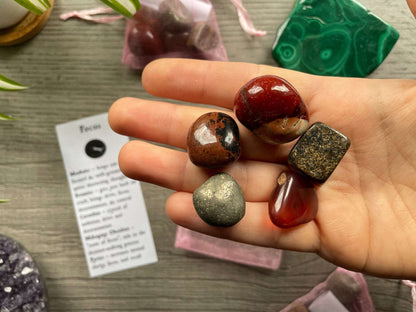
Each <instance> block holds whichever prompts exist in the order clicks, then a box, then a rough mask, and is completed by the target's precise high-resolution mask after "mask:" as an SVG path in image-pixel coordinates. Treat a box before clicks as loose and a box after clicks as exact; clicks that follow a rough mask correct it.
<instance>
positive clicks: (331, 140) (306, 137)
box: [288, 122, 351, 183]
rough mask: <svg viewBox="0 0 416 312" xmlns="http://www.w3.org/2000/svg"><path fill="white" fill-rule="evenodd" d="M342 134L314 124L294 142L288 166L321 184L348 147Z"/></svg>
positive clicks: (323, 125)
mask: <svg viewBox="0 0 416 312" xmlns="http://www.w3.org/2000/svg"><path fill="white" fill-rule="evenodd" d="M350 145H351V142H350V140H349V139H348V138H347V137H346V136H345V135H343V134H342V133H340V132H338V131H336V130H334V129H332V128H331V127H330V126H328V125H326V124H324V123H322V122H316V123H314V124H313V125H312V126H311V127H310V128H309V129H308V130H307V131H306V132H305V133H304V134H303V135H302V136H301V137H300V138H299V140H298V142H296V144H295V146H294V147H293V148H292V150H291V151H290V154H289V160H288V162H289V165H290V166H291V167H292V168H293V169H295V170H296V171H298V172H300V173H302V174H303V175H305V176H307V177H309V178H310V179H312V180H313V181H314V182H317V183H323V182H325V181H326V180H327V179H328V177H329V176H330V175H331V174H332V172H333V171H334V170H335V168H336V167H337V165H338V163H339V162H340V161H341V159H342V157H344V155H345V153H346V152H347V150H348V148H349V147H350Z"/></svg>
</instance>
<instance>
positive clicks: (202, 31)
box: [187, 22, 220, 52]
mask: <svg viewBox="0 0 416 312" xmlns="http://www.w3.org/2000/svg"><path fill="white" fill-rule="evenodd" d="M219 42H220V36H219V34H218V32H217V31H216V29H215V28H214V27H212V26H210V25H209V24H208V23H207V22H198V23H196V24H195V25H194V26H193V27H192V30H191V32H190V35H189V38H188V41H187V44H188V45H189V46H191V47H194V48H196V49H197V50H198V51H201V52H204V51H209V50H212V49H214V48H216V47H217V46H218V44H219Z"/></svg>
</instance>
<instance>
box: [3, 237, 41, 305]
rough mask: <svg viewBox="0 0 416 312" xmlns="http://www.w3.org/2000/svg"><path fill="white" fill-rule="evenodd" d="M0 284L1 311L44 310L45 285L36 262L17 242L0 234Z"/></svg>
mask: <svg viewBox="0 0 416 312" xmlns="http://www.w3.org/2000/svg"><path fill="white" fill-rule="evenodd" d="M0 285H1V287H0V288H1V289H0V311H5V312H6V311H7V312H20V311H33V312H46V311H47V307H46V303H47V298H46V291H45V286H44V284H43V281H42V278H41V275H40V272H39V269H38V267H37V265H36V263H35V262H34V260H33V258H32V257H31V256H30V255H29V253H28V252H27V251H26V250H25V249H24V248H23V247H22V246H21V245H20V244H19V243H17V242H16V241H14V240H13V239H11V238H9V237H6V236H3V235H0Z"/></svg>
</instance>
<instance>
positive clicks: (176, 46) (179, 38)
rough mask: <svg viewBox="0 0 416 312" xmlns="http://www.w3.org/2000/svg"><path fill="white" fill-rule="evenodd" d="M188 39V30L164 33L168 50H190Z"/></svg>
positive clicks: (164, 40) (164, 41)
mask: <svg viewBox="0 0 416 312" xmlns="http://www.w3.org/2000/svg"><path fill="white" fill-rule="evenodd" d="M188 39H189V33H188V32H182V33H178V34H172V33H170V32H165V33H164V34H163V44H164V46H165V49H166V51H167V52H178V51H179V52H180V51H186V50H189V48H190V47H189V46H188V44H187V41H188Z"/></svg>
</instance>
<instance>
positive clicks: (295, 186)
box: [269, 170, 318, 228]
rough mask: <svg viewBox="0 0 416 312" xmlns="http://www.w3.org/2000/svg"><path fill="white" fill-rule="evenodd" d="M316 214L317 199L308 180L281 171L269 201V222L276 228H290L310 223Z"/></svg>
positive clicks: (293, 173) (292, 173)
mask: <svg viewBox="0 0 416 312" xmlns="http://www.w3.org/2000/svg"><path fill="white" fill-rule="evenodd" d="M317 212H318V197H317V195H316V192H315V189H314V185H313V183H312V182H311V181H309V180H308V179H305V178H304V177H302V176H300V175H298V174H296V173H295V172H292V171H290V170H287V171H283V172H282V173H281V174H280V175H279V177H278V178H277V185H276V188H275V189H274V191H273V193H272V196H271V197H270V200H269V216H270V220H271V221H272V222H273V223H274V224H275V225H276V226H278V227H281V228H290V227H293V226H297V225H299V224H303V223H307V222H309V221H312V220H313V219H314V218H315V216H316V213H317Z"/></svg>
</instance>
